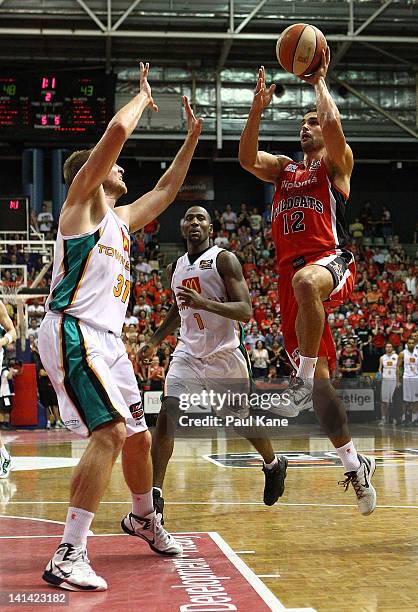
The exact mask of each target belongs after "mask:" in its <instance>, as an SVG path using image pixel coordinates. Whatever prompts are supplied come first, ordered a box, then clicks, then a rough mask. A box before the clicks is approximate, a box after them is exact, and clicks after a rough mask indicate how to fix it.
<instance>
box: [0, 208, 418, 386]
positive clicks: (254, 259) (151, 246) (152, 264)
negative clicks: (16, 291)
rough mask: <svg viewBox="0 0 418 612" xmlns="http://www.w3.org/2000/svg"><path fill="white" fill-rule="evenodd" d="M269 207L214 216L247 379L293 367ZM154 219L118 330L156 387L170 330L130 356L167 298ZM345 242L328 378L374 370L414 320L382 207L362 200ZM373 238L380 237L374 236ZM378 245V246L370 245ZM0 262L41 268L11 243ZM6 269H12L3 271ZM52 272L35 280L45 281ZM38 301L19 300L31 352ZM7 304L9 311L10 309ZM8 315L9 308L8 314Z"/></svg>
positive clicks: (409, 267)
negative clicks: (245, 296)
mask: <svg viewBox="0 0 418 612" xmlns="http://www.w3.org/2000/svg"><path fill="white" fill-rule="evenodd" d="M270 214H271V213H270V206H268V205H267V206H266V207H265V210H263V211H260V209H259V208H257V207H253V208H250V207H249V206H248V205H246V204H241V205H240V206H239V207H238V209H237V210H233V209H232V207H231V205H229V204H227V205H226V206H225V209H224V210H216V211H215V212H214V214H213V228H214V236H213V239H214V243H215V244H216V245H218V246H219V247H224V248H227V249H230V250H232V251H233V252H234V253H235V254H236V255H237V257H238V259H239V260H240V262H241V263H242V268H243V273H244V276H245V279H246V281H247V283H248V287H249V291H250V295H251V299H252V304H253V317H252V319H251V320H250V322H249V323H248V324H247V325H246V326H245V345H246V347H247V350H248V352H249V355H250V359H251V362H252V365H253V371H254V376H255V377H256V378H276V377H281V376H287V375H289V374H290V373H291V372H292V367H291V365H290V363H289V360H288V358H287V355H286V352H285V350H284V347H283V335H282V328H281V319H280V307H279V302H278V292H279V291H280V282H279V280H278V278H277V272H276V264H275V249H274V243H273V240H272V237H271V220H270ZM47 215H50V213H48V212H47V211H46V210H43V212H42V213H40V215H38V218H37V224H38V226H37V227H38V228H39V230H41V229H42V231H44V232H46V234H47V236H48V238H49V239H54V237H55V234H56V226H54V224H53V220H52V218H51V217H52V216H47ZM159 229H160V226H159V222H158V220H156V221H153V222H152V223H150V224H149V225H148V226H146V227H145V228H144V229H143V230H142V231H140V232H139V233H138V234H136V235H135V236H132V241H131V262H132V292H131V297H130V302H129V308H128V311H127V315H126V320H125V325H124V328H123V339H124V342H125V345H126V349H127V352H128V355H129V358H130V360H131V361H132V363H133V366H134V370H135V374H136V377H137V380H138V384H139V386H140V388H142V389H145V390H146V389H151V390H153V389H155V390H159V389H162V388H163V383H164V377H165V374H166V372H167V369H168V365H169V362H170V356H171V354H172V352H173V350H174V348H175V345H176V342H177V333H175V334H173V335H171V336H168V337H167V338H166V340H165V341H164V342H163V343H162V344H161V346H160V347H159V349H158V351H157V354H156V356H155V358H154V359H153V361H152V363H151V364H147V365H145V364H143V363H139V362H138V360H137V353H138V350H139V348H140V347H141V346H142V345H143V344H144V343H146V341H147V339H148V338H149V337H150V335H151V334H152V333H153V332H154V331H155V330H156V329H157V328H158V327H159V325H161V323H162V322H163V321H164V319H165V317H166V316H167V312H168V310H169V308H170V304H171V291H170V289H169V288H167V287H166V286H165V279H163V277H162V272H161V269H162V268H163V266H162V265H160V264H161V262H160V245H159V242H158V233H159ZM350 230H351V234H352V236H353V243H352V244H351V245H350V246H349V248H350V249H351V250H352V251H353V252H354V255H355V259H356V262H357V278H356V284H355V288H354V292H353V294H352V296H351V298H350V300H347V301H346V302H345V303H344V304H342V305H341V306H340V307H339V308H337V309H335V310H332V311H330V312H328V320H329V323H330V326H331V330H332V333H333V336H334V339H335V343H336V346H337V351H338V359H337V376H341V377H347V378H350V377H353V376H358V375H360V374H361V373H362V372H363V373H373V372H374V373H375V372H377V370H378V363H379V357H380V355H382V354H383V352H384V346H385V344H386V342H388V341H389V342H391V343H392V345H393V346H394V348H395V350H396V351H398V352H399V351H400V350H401V349H402V347H403V345H404V343H405V342H406V341H407V339H408V338H409V337H410V335H411V334H412V333H413V332H414V331H415V330H416V328H417V325H418V311H417V306H416V298H417V290H418V287H417V271H418V266H417V260H416V259H412V258H411V257H410V256H408V255H407V253H406V252H405V250H404V249H403V247H402V246H401V244H400V243H399V239H398V237H397V236H394V235H393V228H392V222H391V216H390V211H389V210H388V209H387V208H385V207H383V209H382V212H381V215H380V216H378V219H377V220H376V219H375V218H374V216H373V212H372V208H371V205H370V203H366V204H365V205H364V207H363V210H362V212H361V214H360V215H359V217H358V218H356V219H355V221H354V222H353V223H352V224H351V226H350ZM379 239H380V240H379ZM376 243H378V244H376ZM1 263H3V264H9V265H13V263H16V264H19V263H26V264H27V265H28V281H29V282H28V284H29V285H30V283H31V282H32V281H33V279H34V278H35V276H36V274H37V273H38V272H39V270H40V269H41V267H42V261H41V257H40V256H39V255H36V254H24V253H22V252H20V251H18V250H17V249H15V248H10V250H9V252H8V253H7V254H3V255H1ZM8 273H9V275H11V276H13V273H12V272H10V271H8ZM50 275H51V269H50V270H49V272H48V274H47V275H46V276H45V278H44V279H43V281H42V284H41V286H45V287H47V286H48V285H49V283H50ZM42 302H43V300H32V301H31V302H30V303H29V306H28V320H29V323H28V329H27V336H28V338H29V339H30V342H31V345H32V346H33V347H35V350H36V339H37V333H38V327H39V324H40V322H41V320H42V316H43V305H42ZM9 308H11V307H10V306H9ZM11 314H14V315H15V313H13V312H11Z"/></svg>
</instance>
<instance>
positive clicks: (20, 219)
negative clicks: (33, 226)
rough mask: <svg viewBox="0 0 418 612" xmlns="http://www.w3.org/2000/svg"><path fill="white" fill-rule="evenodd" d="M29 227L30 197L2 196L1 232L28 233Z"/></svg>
mask: <svg viewBox="0 0 418 612" xmlns="http://www.w3.org/2000/svg"><path fill="white" fill-rule="evenodd" d="M28 228H29V200H28V198H3V197H0V233H9V234H14V233H20V234H22V233H27V232H28Z"/></svg>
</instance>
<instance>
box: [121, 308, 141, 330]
mask: <svg viewBox="0 0 418 612" xmlns="http://www.w3.org/2000/svg"><path fill="white" fill-rule="evenodd" d="M123 324H124V325H128V326H129V325H138V317H135V316H134V315H133V314H132V312H131V311H130V310H129V308H128V310H127V311H126V317H125V321H124V323H123Z"/></svg>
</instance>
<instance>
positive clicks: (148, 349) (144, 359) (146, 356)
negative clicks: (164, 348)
mask: <svg viewBox="0 0 418 612" xmlns="http://www.w3.org/2000/svg"><path fill="white" fill-rule="evenodd" d="M154 354H155V348H154V347H153V346H152V345H151V344H144V346H141V348H140V349H139V351H138V353H137V356H136V360H137V361H138V363H145V364H146V365H149V364H150V363H151V360H152V358H153V357H154Z"/></svg>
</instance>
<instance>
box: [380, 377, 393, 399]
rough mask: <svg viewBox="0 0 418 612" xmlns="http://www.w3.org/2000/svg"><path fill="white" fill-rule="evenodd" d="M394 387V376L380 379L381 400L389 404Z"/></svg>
mask: <svg viewBox="0 0 418 612" xmlns="http://www.w3.org/2000/svg"><path fill="white" fill-rule="evenodd" d="M395 389H396V379H395V378H386V379H385V378H384V379H383V380H382V402H384V403H385V404H390V403H391V401H392V398H393V393H394V391H395Z"/></svg>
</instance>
